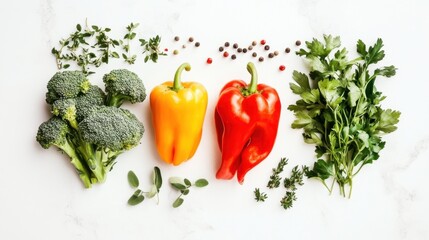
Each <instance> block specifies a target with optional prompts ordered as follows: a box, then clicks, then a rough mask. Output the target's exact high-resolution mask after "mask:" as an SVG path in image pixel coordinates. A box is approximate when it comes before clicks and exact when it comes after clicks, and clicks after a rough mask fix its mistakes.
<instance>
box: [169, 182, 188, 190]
mask: <svg viewBox="0 0 429 240" xmlns="http://www.w3.org/2000/svg"><path fill="white" fill-rule="evenodd" d="M170 184H171V186H173V187H174V188H175V189H177V190H185V189H186V188H187V187H186V186H185V185H183V184H181V183H170Z"/></svg>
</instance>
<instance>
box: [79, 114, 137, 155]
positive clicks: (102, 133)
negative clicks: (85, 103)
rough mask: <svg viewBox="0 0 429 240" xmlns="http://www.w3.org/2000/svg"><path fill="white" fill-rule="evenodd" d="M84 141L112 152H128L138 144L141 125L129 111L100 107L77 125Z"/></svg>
mask: <svg viewBox="0 0 429 240" xmlns="http://www.w3.org/2000/svg"><path fill="white" fill-rule="evenodd" d="M79 129H80V132H81V135H82V138H83V140H84V141H86V142H89V143H92V144H95V145H97V146H99V147H104V148H107V149H109V150H110V151H113V152H121V151H124V150H129V149H131V148H133V147H135V146H136V145H138V144H139V141H140V139H141V138H142V136H143V133H144V126H143V124H142V123H141V122H140V121H139V120H138V119H137V118H136V116H135V115H134V114H132V113H131V112H130V111H128V110H126V109H122V108H116V107H107V106H106V107H100V108H98V109H97V110H96V111H94V112H92V113H91V114H90V115H89V116H87V117H86V118H85V119H84V120H82V121H81V122H80V123H79Z"/></svg>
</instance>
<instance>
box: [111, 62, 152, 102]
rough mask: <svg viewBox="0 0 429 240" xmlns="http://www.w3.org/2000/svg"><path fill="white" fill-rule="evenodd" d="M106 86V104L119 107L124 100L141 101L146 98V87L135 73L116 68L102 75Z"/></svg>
mask: <svg viewBox="0 0 429 240" xmlns="http://www.w3.org/2000/svg"><path fill="white" fill-rule="evenodd" d="M103 81H104V83H105V87H106V89H105V90H106V93H107V99H106V105H108V106H115V107H119V106H121V105H122V103H123V102H124V101H129V102H131V103H136V102H143V100H145V98H146V89H145V87H144V85H143V82H142V80H141V79H140V78H139V77H138V76H137V74H135V73H133V72H131V71H129V70H126V69H118V70H113V71H111V72H110V73H108V74H106V75H104V77H103Z"/></svg>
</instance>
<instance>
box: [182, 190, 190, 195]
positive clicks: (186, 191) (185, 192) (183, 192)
mask: <svg viewBox="0 0 429 240" xmlns="http://www.w3.org/2000/svg"><path fill="white" fill-rule="evenodd" d="M180 193H182V194H183V195H188V194H189V189H185V190H181V191H180Z"/></svg>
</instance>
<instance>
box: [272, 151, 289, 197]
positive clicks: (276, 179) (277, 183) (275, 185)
mask: <svg viewBox="0 0 429 240" xmlns="http://www.w3.org/2000/svg"><path fill="white" fill-rule="evenodd" d="M287 164H288V159H286V158H281V159H280V162H279V163H278V165H277V167H276V168H273V174H272V175H271V176H270V181H268V184H267V187H268V188H269V189H273V188H278V187H279V186H280V181H281V179H282V178H281V177H280V176H279V175H280V173H282V172H283V168H284V167H285V166H286V165H287Z"/></svg>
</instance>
